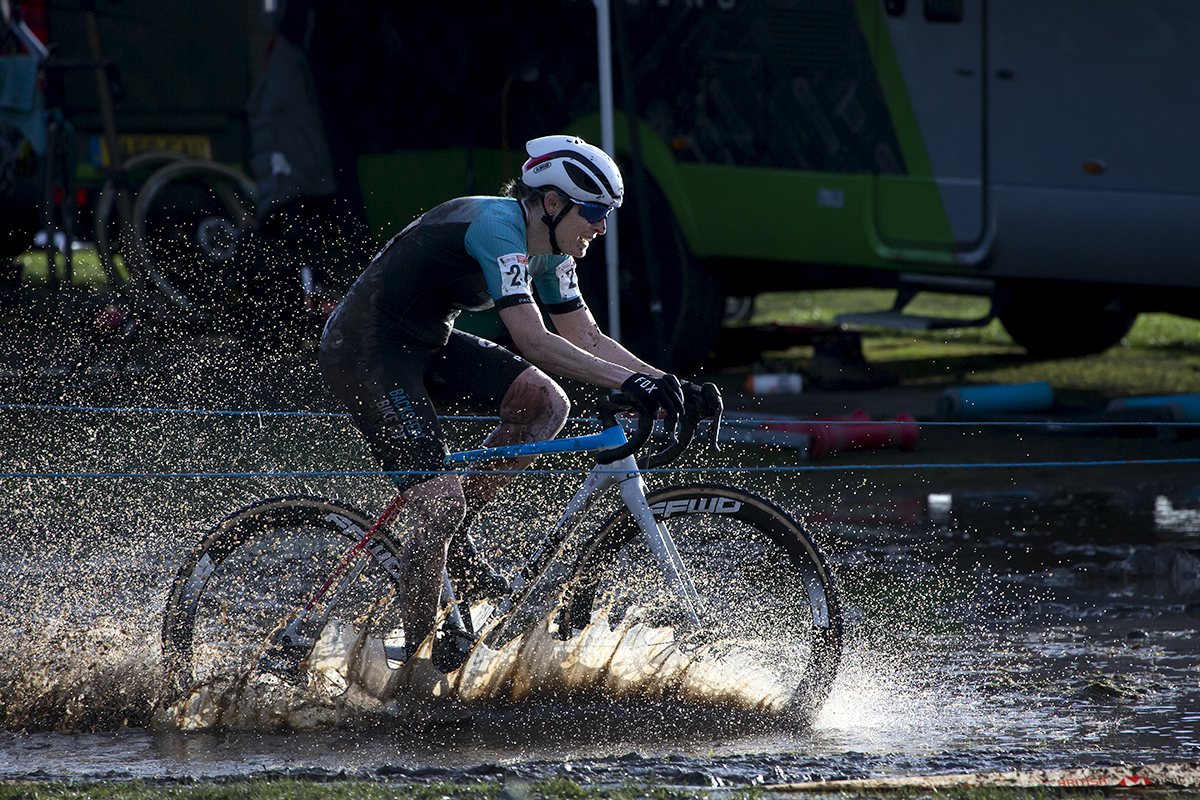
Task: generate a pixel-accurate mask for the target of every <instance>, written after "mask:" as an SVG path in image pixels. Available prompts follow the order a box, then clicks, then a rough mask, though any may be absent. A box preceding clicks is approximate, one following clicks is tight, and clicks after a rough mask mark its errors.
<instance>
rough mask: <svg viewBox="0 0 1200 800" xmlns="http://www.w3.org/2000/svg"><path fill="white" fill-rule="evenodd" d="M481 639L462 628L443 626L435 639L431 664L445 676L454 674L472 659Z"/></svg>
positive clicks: (430, 657)
mask: <svg viewBox="0 0 1200 800" xmlns="http://www.w3.org/2000/svg"><path fill="white" fill-rule="evenodd" d="M478 641H479V637H478V636H475V635H474V634H472V633H468V632H467V631H465V630H463V629H462V628H457V627H453V626H443V627H442V629H441V630H440V631H438V633H437V636H435V637H434V639H433V652H432V653H430V655H429V663H430V664H432V665H433V668H434V669H436V670H437V671H438V672H441V673H443V674H449V673H451V672H454V671H455V670H457V669H458V668H459V667H461V666H462V665H463V664H465V663H467V659H468V658H470V657H471V651H472V650H473V649H474V648H475V643H476V642H478Z"/></svg>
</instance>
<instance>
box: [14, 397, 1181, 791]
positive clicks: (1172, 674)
mask: <svg viewBox="0 0 1200 800" xmlns="http://www.w3.org/2000/svg"><path fill="white" fill-rule="evenodd" d="M10 416H11V415H10ZM8 422H9V423H10V430H11V424H12V423H13V420H11V419H10V420H8ZM281 424H283V423H279V422H268V423H267V424H265V425H264V424H263V423H262V421H261V420H252V421H242V420H230V421H225V422H220V423H213V422H211V421H207V422H203V423H200V422H158V423H155V427H154V428H153V429H148V430H143V431H141V432H139V433H137V434H136V435H130V436H129V439H128V440H127V441H129V442H132V443H136V445H137V446H136V448H135V449H130V450H128V451H127V452H122V454H121V458H122V459H125V464H126V465H132V464H137V465H139V466H140V468H141V470H142V471H153V470H154V469H155V467H156V465H157V464H159V463H172V462H173V460H174V459H177V458H178V454H175V455H172V454H171V450H172V448H174V447H178V446H179V442H180V441H185V440H186V439H185V437H189V436H192V435H193V434H194V433H195V430H193V429H192V427H191V426H201V427H203V430H204V431H205V435H204V437H203V439H202V441H205V442H208V443H210V444H212V443H219V447H217V449H218V450H220V451H221V452H215V453H214V454H212V455H211V457H209V456H208V455H206V454H205V453H203V452H201V453H199V454H198V453H197V452H196V451H189V453H188V455H189V458H194V459H198V460H199V462H200V464H199V467H209V468H211V467H212V466H213V465H215V464H217V463H221V464H226V465H227V464H228V459H227V458H226V456H228V455H229V454H230V453H233V454H235V455H236V457H237V458H239V459H250V458H251V457H258V456H256V454H263V453H265V455H263V456H262V457H263V458H266V459H267V460H269V461H273V460H277V462H278V463H281V464H282V463H288V460H289V454H294V453H296V452H300V453H315V452H317V447H316V446H315V444H314V441H320V442H321V445H322V447H323V448H324V454H318V455H316V456H314V458H315V459H316V460H317V462H318V463H316V464H315V465H306V469H307V468H310V467H311V469H313V471H316V470H317V469H319V468H320V467H321V466H322V465H323V464H324V462H322V461H321V459H323V458H326V457H327V458H328V459H329V463H330V464H336V463H339V462H342V465H341V466H342V468H343V469H344V468H345V464H344V462H345V461H346V460H347V459H348V456H347V453H348V452H350V453H351V457H349V458H350V460H353V456H354V453H353V451H352V450H350V448H351V445H349V444H347V442H348V441H350V440H349V439H348V438H347V436H348V434H347V432H346V431H344V430H343V429H342V428H341V427H340V426H341V423H340V422H336V421H331V422H329V423H327V428H324V429H322V430H318V431H315V432H314V431H312V430H311V429H310V430H308V431H307V432H304V433H301V432H298V431H297V430H294V429H291V428H289V429H287V430H280V429H279V428H278V427H277V426H279V425H281ZM289 424H290V423H289ZM297 424H299V423H297ZM306 424H311V423H306ZM322 424H323V425H325V424H326V423H322ZM113 425H115V423H110V422H107V421H104V420H99V419H97V420H93V421H92V422H91V423H89V424H85V425H82V426H79V427H77V428H75V429H74V438H70V441H69V442H68V443H67V444H63V445H60V446H57V447H56V448H55V449H54V450H53V451H52V453H51V455H46V450H45V449H44V448H41V449H39V448H29V447H28V445H26V446H25V451H24V452H23V451H21V449H20V447H17V445H16V444H14V443H15V442H16V439H15V438H12V437H11V436H10V438H9V439H8V440H6V442H5V444H6V446H9V447H10V450H9V453H10V459H11V460H12V461H13V462H15V463H24V464H28V465H31V467H30V468H32V467H38V468H42V469H45V468H47V467H50V466H53V465H52V464H50V463H48V462H50V461H52V460H53V459H54V458H58V459H60V461H58V462H57V463H59V464H65V463H70V462H78V463H86V462H87V461H88V459H89V458H93V457H95V454H96V452H97V451H98V450H99V449H100V448H101V447H103V446H104V442H105V441H106V440H108V441H109V444H110V445H111V441H112V436H113V435H114V434H113V430H114V428H113V427H111V426H113ZM220 426H224V427H220ZM272 426H276V427H275V428H274V429H272ZM215 427H219V428H220V429H219V430H215V429H214V428H215ZM39 429H41V430H44V429H45V428H44V427H43V428H39ZM214 446H215V445H214ZM13 448H15V449H13ZM35 450H36V453H35V452H34V451H35ZM162 453H166V454H167V455H165V456H162V461H156V460H155V459H156V458H158V457H159V456H158V455H156V454H162ZM206 458H210V460H209V461H205V459H206ZM39 459H40V460H39ZM547 480H556V479H547ZM750 480H751V481H754V480H759V479H757V478H755V477H754V476H751V478H750ZM767 480H768V479H766V478H763V479H761V480H760V482H761V483H763V485H762V486H757V487H756V486H753V485H752V486H750V488H757V489H759V490H760V491H763V492H764V493H766V494H769V495H771V496H772V497H774V498H776V499H778V500H781V501H783V502H784V504H785V505H789V506H790V507H792V508H794V509H796V511H797V513H798V514H799V515H803V516H805V517H806V518H807V521H808V523H809V525H810V526H811V527H812V528H813V530H814V531H815V532H816V533H817V534H818V535H819V537H820V538H821V541H822V543H823V544H824V546H826V548H827V550H828V553H829V555H830V558H831V561H832V562H833V564H834V569H835V572H836V573H837V575H838V577H839V579H840V581H841V585H842V588H843V593H844V596H845V601H846V604H847V606H848V608H849V619H850V628H849V633H848V641H847V653H846V659H845V663H844V666H843V669H842V671H841V673H840V675H839V678H838V680H837V682H836V684H835V686H834V689H833V693H832V695H831V697H830V699H829V701H828V703H827V704H826V706H825V707H824V709H823V711H822V712H821V714H820V715H819V717H818V718H817V719H816V721H815V723H814V724H813V725H812V726H811V727H804V728H798V727H794V726H790V725H788V724H786V722H785V721H783V720H780V721H779V722H778V723H776V722H769V724H766V725H753V726H749V728H748V729H747V728H741V729H739V728H737V727H736V726H734V727H731V726H729V725H727V724H725V723H726V722H727V721H728V703H724V704H723V703H715V702H713V703H709V702H708V701H707V700H705V699H704V698H703V697H700V696H697V695H689V698H690V699H689V700H688V701H687V702H680V701H679V698H678V696H676V697H672V698H662V697H656V696H655V693H654V692H643V693H641V694H640V695H636V696H632V697H629V696H624V697H621V696H614V695H613V694H611V693H610V694H605V693H604V692H597V691H595V688H596V687H595V686H581V685H577V684H572V683H571V682H569V681H568V682H565V683H563V684H561V685H559V686H558V690H557V691H555V692H554V693H552V695H538V694H537V693H531V694H530V695H529V696H527V697H518V698H514V697H512V696H509V697H507V698H506V699H505V701H504V702H496V695H495V693H489V692H488V691H483V690H478V691H475V692H474V694H471V693H465V695H464V698H462V699H464V700H469V701H470V702H454V703H432V704H428V703H427V704H418V705H417V706H405V705H403V704H400V705H397V706H395V707H390V708H382V707H374V708H367V707H365V706H361V705H360V706H347V704H346V702H345V698H344V697H341V696H340V695H339V693H338V692H337V691H333V692H329V693H327V694H326V695H325V696H322V697H308V698H304V699H302V700H301V699H296V698H288V697H283V696H276V697H274V698H273V699H272V700H271V703H275V704H278V703H282V705H271V704H270V703H268V704H266V705H260V706H258V707H256V708H255V709H254V713H245V714H242V715H240V716H238V715H236V714H235V715H234V716H232V717H229V718H226V719H223V720H222V721H221V725H220V726H219V727H220V728H222V729H223V730H220V731H215V732H214V731H186V730H173V729H170V728H172V727H175V726H164V725H161V724H155V723H154V719H155V715H154V706H155V703H156V700H157V697H158V689H159V682H160V680H161V675H160V671H159V670H160V667H159V658H160V656H159V650H158V644H157V642H158V636H159V627H160V625H161V615H162V607H163V601H164V598H165V594H166V590H167V587H168V586H169V583H170V579H171V578H172V577H173V574H174V570H175V569H176V567H177V563H178V560H179V558H180V556H181V554H182V553H183V552H184V549H185V548H187V547H189V546H190V545H191V544H192V543H193V542H194V541H195V539H196V538H197V537H198V535H199V533H200V531H201V530H202V529H203V528H204V527H205V526H206V525H207V524H210V523H211V522H212V521H213V520H215V519H217V518H219V517H220V516H221V515H222V514H223V513H224V512H226V511H228V510H231V509H232V508H234V507H236V506H238V505H240V504H243V503H245V502H248V501H249V500H251V499H253V498H255V497H259V496H265V495H267V494H275V493H285V492H288V491H304V492H310V493H318V494H326V495H336V496H340V497H344V498H346V499H348V500H350V501H352V502H355V503H357V504H359V505H363V506H367V507H377V506H380V505H381V504H382V502H383V498H384V492H383V490H382V488H381V487H379V486H377V485H376V484H375V482H373V481H372V480H370V479H369V478H367V479H364V478H357V479H352V478H338V477H333V478H322V479H316V478H312V477H272V478H226V479H222V480H221V481H219V482H214V481H211V480H204V481H201V480H192V479H168V480H163V479H149V478H145V479H142V478H129V477H125V478H113V479H107V480H103V481H80V480H77V479H56V480H44V479H39V480H8V481H6V482H5V483H4V484H3V485H2V486H0V496H2V497H3V506H4V507H5V508H6V509H7V514H6V518H7V522H8V525H9V530H10V535H9V536H7V537H6V538H5V539H4V541H3V542H0V714H2V715H3V720H4V724H3V730H0V778H19V777H25V776H31V775H37V776H40V777H46V776H51V777H81V776H91V777H96V776H111V777H115V778H124V777H154V776H195V777H200V776H230V775H260V774H273V773H291V774H306V773H311V774H318V775H324V774H338V773H341V772H343V771H344V772H345V773H347V774H362V775H369V776H383V777H387V776H396V777H405V778H411V779H417V780H446V779H454V778H466V777H471V776H475V777H488V776H510V777H512V776H517V777H528V778H538V777H553V776H563V777H572V778H575V779H576V780H581V781H593V780H594V781H604V780H616V781H623V780H625V779H627V778H632V779H646V780H655V781H658V782H660V783H674V784H686V785H710V786H711V785H745V784H751V783H763V782H769V783H775V782H791V781H806V780H820V779H826V780H830V779H835V778H858V777H869V776H874V775H880V774H918V773H928V772H947V771H952V770H970V771H983V770H992V769H1015V768H1018V767H1020V768H1038V769H1052V768H1060V767H1075V766H1086V765H1091V764H1112V763H1119V762H1125V763H1150V762H1170V761H1189V760H1190V761H1195V760H1197V759H1200V712H1197V711H1196V709H1200V667H1198V665H1200V633H1198V632H1197V631H1198V630H1200V497H1198V494H1197V490H1196V487H1195V485H1194V484H1193V483H1191V482H1189V481H1187V480H1185V479H1183V478H1181V479H1179V480H1178V481H1174V482H1171V481H1161V480H1159V481H1150V482H1145V483H1135V482H1130V483H1129V484H1128V485H1125V486H1123V487H1122V488H1120V489H1117V490H1105V491H1096V492H1078V491H1073V492H1068V491H1065V490H1056V489H1053V488H1047V487H1045V486H1042V485H1028V486H1022V485H1020V483H1019V482H1018V480H1017V479H1014V482H1013V486H1012V488H1011V489H1005V490H1004V491H995V490H994V488H990V489H989V488H986V487H983V486H980V487H979V489H978V491H974V490H971V489H967V490H964V489H963V488H962V487H963V483H964V482H963V481H962V480H961V479H959V480H958V481H957V482H956V485H955V488H954V489H953V490H952V491H942V490H939V487H937V486H929V487H928V488H927V490H924V491H921V492H919V493H908V494H906V495H904V496H899V497H897V496H892V495H890V494H889V492H888V491H887V488H886V485H885V483H884V482H883V481H880V482H879V483H878V484H877V485H870V486H866V487H865V488H862V487H860V488H859V489H857V490H855V491H853V492H851V491H847V492H846V493H844V494H842V495H841V497H840V499H839V500H838V501H837V502H833V501H830V500H828V498H823V497H813V496H810V495H807V494H805V493H804V492H802V491H801V490H800V489H799V488H793V489H792V492H793V496H787V495H786V494H781V492H780V484H779V483H775V484H773V485H771V484H768V483H767ZM1116 483H1117V484H1118V485H1120V483H1121V482H1120V481H1116ZM787 485H788V486H791V487H799V486H800V485H802V481H797V480H789V482H788V483H787ZM531 496H540V493H539V492H532V493H531ZM847 498H849V499H847ZM509 502H511V503H516V501H515V500H513V501H509ZM518 505H519V504H518ZM510 508H511V506H506V507H505V513H508V512H509V510H510ZM180 519H183V520H185V521H186V524H181V523H180ZM513 524H516V523H513ZM527 527H528V526H527ZM605 646H608V645H607V644H606V645H605ZM614 646H615V645H614ZM576 655H577V656H578V653H576ZM525 657H526V658H530V656H528V655H527V656H525ZM555 659H558V660H559V661H562V660H563V653H556V654H551V655H550V656H546V663H550V662H553V661H554V660H555ZM533 666H536V664H535V663H534V662H532V661H526V662H525V664H524V667H526V668H530V671H529V676H530V678H529V679H530V680H535V679H537V678H538V676H539V673H538V672H537V671H536V670H535V669H532V667H533ZM485 671H486V670H485ZM541 677H543V678H544V677H545V676H544V674H542V675H541ZM727 677H730V678H732V679H736V678H737V677H738V676H737V674H736V670H734V672H733V674H731V675H730V676H727ZM445 685H446V689H447V690H448V689H450V688H456V689H457V688H458V687H451V686H450V685H449V684H445ZM473 685H474V686H476V688H477V689H478V687H479V686H484V685H486V682H481V683H476V684H473ZM422 691H425V692H427V693H428V692H430V691H431V690H430V689H429V686H428V685H424V688H423V689H422ZM743 699H744V698H743ZM760 699H761V698H760ZM753 700H754V698H750V701H749V702H746V703H743V704H742V705H750V706H753V705H754V702H753ZM243 710H244V709H243ZM710 711H711V713H709V712H710ZM282 723H287V724H282ZM182 727H188V726H187V725H184V726H182ZM282 727H290V728H294V729H299V730H290V731H286V732H281V731H280V728H282Z"/></svg>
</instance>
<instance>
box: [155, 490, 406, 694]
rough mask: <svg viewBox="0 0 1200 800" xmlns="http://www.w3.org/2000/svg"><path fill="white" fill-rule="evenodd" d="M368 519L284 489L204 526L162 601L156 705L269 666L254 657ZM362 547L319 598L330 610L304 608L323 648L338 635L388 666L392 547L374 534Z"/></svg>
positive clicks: (394, 636)
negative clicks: (163, 688) (161, 673)
mask: <svg viewBox="0 0 1200 800" xmlns="http://www.w3.org/2000/svg"><path fill="white" fill-rule="evenodd" d="M371 524H372V521H371V520H370V519H368V518H367V517H366V516H365V515H364V514H363V513H362V512H361V511H358V510H357V509H355V508H352V507H350V506H348V505H345V504H343V503H340V502H336V501H333V500H325V499H321V498H317V497H308V496H301V495H290V496H283V497H273V498H269V499H266V500H262V501H259V502H257V503H254V504H252V505H249V506H246V507H245V508H242V509H240V510H238V511H236V512H234V513H233V514H230V515H229V516H228V517H226V518H225V519H224V520H222V521H221V522H220V523H219V524H217V525H216V526H215V527H214V528H212V529H211V530H210V531H208V533H207V534H205V536H204V538H203V539H202V540H201V542H200V544H199V545H197V546H196V548H195V549H194V550H193V551H192V552H191V554H190V555H189V556H188V558H187V560H186V561H185V562H184V563H183V565H182V566H181V567H180V568H179V572H178V574H177V575H176V577H175V582H174V584H173V585H172V587H171V592H170V595H169V596H168V599H167V606H166V611H165V615H164V619H163V631H162V648H163V662H164V669H165V672H166V674H165V677H166V679H167V681H168V687H167V697H166V698H165V703H164V704H169V703H172V702H174V701H175V700H177V699H178V698H179V697H180V696H183V695H185V694H187V693H189V692H191V691H193V690H195V689H196V688H197V687H201V686H205V685H213V684H215V683H217V682H220V681H224V680H232V681H238V680H242V679H245V678H246V677H249V676H252V675H254V674H256V673H258V672H260V671H263V670H264V669H266V670H267V671H273V670H270V669H269V668H266V667H264V666H263V662H262V661H260V659H262V658H263V654H264V652H265V651H266V649H267V645H268V642H269V641H270V640H271V637H272V634H273V633H274V632H276V631H277V630H279V629H280V628H281V626H282V625H283V624H284V623H286V622H287V621H288V620H289V619H290V618H292V617H294V615H295V614H296V613H297V612H298V611H299V610H300V609H302V608H303V607H304V606H305V604H306V603H307V601H308V599H309V598H310V597H311V596H312V593H313V591H314V590H315V589H316V588H318V587H320V586H322V584H323V583H324V582H325V580H326V579H327V578H328V577H329V576H330V575H331V574H334V571H335V569H336V568H337V566H338V564H339V563H340V562H341V560H342V559H343V558H344V557H345V556H346V554H347V553H348V552H349V551H350V550H351V548H352V547H353V545H354V544H356V543H357V542H358V541H359V540H360V539H361V538H362V536H363V534H364V533H365V532H366V531H367V530H368V529H369V528H370V527H371ZM362 553H363V556H362V557H360V558H359V559H358V560H357V563H354V564H353V565H352V566H350V568H349V569H347V571H346V572H345V573H344V574H345V575H346V576H349V577H348V578H347V579H346V580H345V581H343V582H340V583H339V584H338V585H336V586H335V587H334V588H333V589H331V590H330V593H329V594H327V595H326V597H325V598H323V602H328V603H332V604H333V608H329V607H328V606H323V605H321V604H318V605H317V606H315V607H314V608H313V610H312V612H311V614H310V616H311V619H312V620H313V621H314V622H316V625H317V627H316V630H315V631H313V635H314V637H315V636H316V635H317V634H319V635H320V639H321V641H322V642H328V643H330V645H331V647H332V646H333V645H334V644H337V643H339V642H340V643H341V645H342V647H341V650H342V651H343V652H344V651H345V649H346V646H349V644H350V643H352V642H357V644H356V645H354V647H355V649H359V648H361V647H364V646H371V647H374V648H376V649H378V650H379V652H380V653H381V654H384V655H385V657H386V658H387V662H386V663H388V664H389V666H391V667H397V666H399V665H400V662H401V661H402V660H403V656H402V655H400V654H401V653H402V652H403V632H402V630H403V629H402V626H401V622H400V614H399V607H398V605H397V603H396V598H397V591H398V582H397V577H396V576H397V570H398V566H399V552H398V550H397V548H396V546H395V545H394V544H393V543H392V542H391V540H390V539H388V538H387V537H386V536H382V537H381V536H376V537H374V538H372V539H371V541H370V542H369V543H368V544H367V546H366V547H365V548H364V550H363V551H362ZM330 611H332V615H331V616H329V620H328V624H325V625H324V626H323V628H322V625H321V623H320V620H322V619H324V616H325V615H328V614H329V612H330ZM347 637H348V638H347ZM364 643H365V644H364ZM318 650H320V646H319V645H318ZM331 655H334V656H336V655H337V654H336V653H331ZM312 658H313V659H316V658H317V653H316V652H315V651H314V654H313V656H312ZM393 661H394V662H395V663H392V662H393ZM375 663H381V661H380V660H379V659H376V660H375Z"/></svg>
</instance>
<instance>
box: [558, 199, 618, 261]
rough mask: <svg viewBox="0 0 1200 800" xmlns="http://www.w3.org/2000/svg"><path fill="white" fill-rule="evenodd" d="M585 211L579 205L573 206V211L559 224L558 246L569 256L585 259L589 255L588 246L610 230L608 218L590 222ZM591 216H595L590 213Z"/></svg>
mask: <svg viewBox="0 0 1200 800" xmlns="http://www.w3.org/2000/svg"><path fill="white" fill-rule="evenodd" d="M585 210H586V211H589V212H590V209H584V208H582V207H581V206H580V205H579V204H575V205H574V206H572V208H571V211H570V213H569V214H567V215H566V216H565V217H563V221H562V222H560V223H558V230H557V233H558V246H559V247H560V248H562V251H563V252H564V253H566V254H567V255H570V256H574V257H575V258H583V257H584V256H585V255H587V250H588V245H590V244H591V243H592V239H595V238H596V237H597V236H603V235H604V232H605V231H606V230H607V229H608V223H607V216H604V217H600V219H598V220H596V221H595V222H589V221H588V220H587V218H586V217H585V216H584V213H583V212H584V211H585ZM589 216H593V217H594V216H595V215H594V214H591V213H589Z"/></svg>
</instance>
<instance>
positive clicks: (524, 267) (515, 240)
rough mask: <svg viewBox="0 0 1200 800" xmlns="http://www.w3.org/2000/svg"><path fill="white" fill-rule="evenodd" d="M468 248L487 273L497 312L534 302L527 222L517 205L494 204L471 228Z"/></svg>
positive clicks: (489, 289) (512, 202)
mask: <svg viewBox="0 0 1200 800" xmlns="http://www.w3.org/2000/svg"><path fill="white" fill-rule="evenodd" d="M465 244H466V248H467V252H468V253H470V254H471V256H472V257H474V258H475V260H476V261H478V262H479V266H480V267H481V268H482V269H483V274H484V277H485V278H486V279H487V287H488V293H489V294H491V296H492V300H493V302H494V303H495V304H496V308H506V307H508V306H514V305H518V304H520V303H532V302H533V292H532V289H531V280H532V278H531V274H530V271H529V255H528V252H527V245H526V242H525V219H524V215H523V214H522V212H521V209H520V205H519V204H518V203H516V201H512V200H500V199H497V201H496V202H495V203H493V204H491V207H489V208H488V209H487V210H486V211H484V212H483V213H482V214H480V215H479V216H478V217H477V218H476V219H475V221H474V222H472V223H471V225H470V226H469V227H468V228H467V234H466V240H465Z"/></svg>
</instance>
